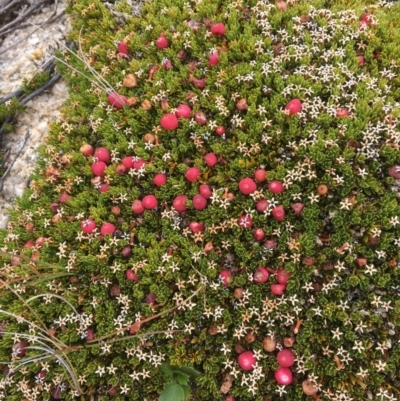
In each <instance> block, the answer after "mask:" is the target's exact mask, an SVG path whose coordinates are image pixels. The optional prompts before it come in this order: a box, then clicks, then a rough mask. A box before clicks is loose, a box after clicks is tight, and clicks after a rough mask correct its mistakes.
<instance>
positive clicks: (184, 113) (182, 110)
mask: <svg viewBox="0 0 400 401" xmlns="http://www.w3.org/2000/svg"><path fill="white" fill-rule="evenodd" d="M191 113H192V109H191V108H190V107H189V106H188V105H187V104H180V105H179V106H178V107H177V108H176V112H175V115H176V116H177V117H178V118H189V117H190V114H191Z"/></svg>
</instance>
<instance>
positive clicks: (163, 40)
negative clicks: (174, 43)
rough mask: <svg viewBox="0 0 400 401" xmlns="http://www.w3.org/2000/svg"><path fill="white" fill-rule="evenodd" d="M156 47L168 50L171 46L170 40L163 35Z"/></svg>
mask: <svg viewBox="0 0 400 401" xmlns="http://www.w3.org/2000/svg"><path fill="white" fill-rule="evenodd" d="M156 46H157V47H158V48H159V49H166V48H167V47H168V46H169V43H168V40H167V38H166V37H165V36H164V35H161V36H160V37H159V38H158V39H157V40H156Z"/></svg>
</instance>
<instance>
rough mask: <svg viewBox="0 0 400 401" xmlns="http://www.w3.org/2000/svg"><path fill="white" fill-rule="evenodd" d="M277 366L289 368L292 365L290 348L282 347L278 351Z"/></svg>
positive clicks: (292, 358) (292, 357)
mask: <svg viewBox="0 0 400 401" xmlns="http://www.w3.org/2000/svg"><path fill="white" fill-rule="evenodd" d="M276 359H277V361H278V364H279V366H282V367H284V368H290V367H291V366H293V365H294V356H293V351H292V350H290V349H287V348H286V349H282V350H280V351H279V352H278V355H277V356H276Z"/></svg>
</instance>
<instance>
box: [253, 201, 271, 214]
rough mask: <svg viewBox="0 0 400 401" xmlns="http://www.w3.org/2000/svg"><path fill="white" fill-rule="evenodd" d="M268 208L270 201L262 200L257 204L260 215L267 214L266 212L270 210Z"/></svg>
mask: <svg viewBox="0 0 400 401" xmlns="http://www.w3.org/2000/svg"><path fill="white" fill-rule="evenodd" d="M268 206H269V202H268V199H260V200H259V201H257V203H256V209H257V212H260V213H263V212H265V210H267V209H268Z"/></svg>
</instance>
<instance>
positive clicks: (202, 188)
mask: <svg viewBox="0 0 400 401" xmlns="http://www.w3.org/2000/svg"><path fill="white" fill-rule="evenodd" d="M199 192H200V194H201V195H203V196H204V197H205V198H206V199H209V198H211V195H212V193H211V189H210V187H209V186H208V185H207V184H201V185H200V186H199Z"/></svg>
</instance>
